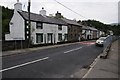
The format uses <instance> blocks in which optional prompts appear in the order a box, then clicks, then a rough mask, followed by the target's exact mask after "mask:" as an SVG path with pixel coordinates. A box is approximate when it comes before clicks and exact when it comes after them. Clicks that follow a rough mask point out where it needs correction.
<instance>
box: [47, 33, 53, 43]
mask: <svg viewBox="0 0 120 80" xmlns="http://www.w3.org/2000/svg"><path fill="white" fill-rule="evenodd" d="M47 41H48V43H52V33H48V40H47Z"/></svg>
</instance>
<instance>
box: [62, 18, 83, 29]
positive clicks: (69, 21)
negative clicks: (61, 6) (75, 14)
mask: <svg viewBox="0 0 120 80" xmlns="http://www.w3.org/2000/svg"><path fill="white" fill-rule="evenodd" d="M62 20H63V21H65V22H66V23H67V24H72V25H77V26H81V27H82V25H81V24H79V23H77V22H76V21H74V20H70V19H66V18H62Z"/></svg>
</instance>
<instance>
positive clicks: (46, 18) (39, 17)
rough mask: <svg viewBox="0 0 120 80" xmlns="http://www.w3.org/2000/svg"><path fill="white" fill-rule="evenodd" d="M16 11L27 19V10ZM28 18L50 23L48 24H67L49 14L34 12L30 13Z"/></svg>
mask: <svg viewBox="0 0 120 80" xmlns="http://www.w3.org/2000/svg"><path fill="white" fill-rule="evenodd" d="M18 13H19V14H20V15H21V16H22V17H23V18H24V19H25V20H28V12H26V11H18ZM30 20H32V21H36V22H37V21H38V22H44V23H50V24H61V25H67V23H66V22H65V21H63V20H61V19H58V18H54V17H49V16H42V15H40V14H36V13H30Z"/></svg>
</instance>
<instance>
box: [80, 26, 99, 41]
mask: <svg viewBox="0 0 120 80" xmlns="http://www.w3.org/2000/svg"><path fill="white" fill-rule="evenodd" d="M99 36H100V33H99V30H97V29H96V28H93V27H89V26H83V27H82V40H90V39H97V38H99Z"/></svg>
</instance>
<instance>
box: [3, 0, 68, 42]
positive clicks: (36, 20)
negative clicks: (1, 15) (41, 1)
mask: <svg viewBox="0 0 120 80" xmlns="http://www.w3.org/2000/svg"><path fill="white" fill-rule="evenodd" d="M30 21H31V28H29V27H28V12H26V11H22V4H21V3H20V2H19V1H18V2H17V3H16V4H15V5H14V14H13V17H12V19H11V21H10V23H9V29H10V33H9V34H6V35H5V40H7V41H10V40H28V39H29V38H30V37H31V40H32V44H44V43H58V42H60V41H67V34H68V27H67V24H66V22H64V21H63V20H61V19H58V18H55V17H50V16H47V15H46V11H45V10H44V9H43V8H42V10H41V11H40V14H35V13H30ZM30 29H31V30H30Z"/></svg>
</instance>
